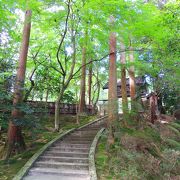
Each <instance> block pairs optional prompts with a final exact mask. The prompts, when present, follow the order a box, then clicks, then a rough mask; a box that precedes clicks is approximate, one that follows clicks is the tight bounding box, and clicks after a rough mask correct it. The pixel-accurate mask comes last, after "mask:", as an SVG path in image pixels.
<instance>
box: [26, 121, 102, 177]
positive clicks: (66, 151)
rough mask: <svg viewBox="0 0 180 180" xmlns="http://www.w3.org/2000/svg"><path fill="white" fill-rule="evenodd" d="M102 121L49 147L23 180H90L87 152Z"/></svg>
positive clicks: (74, 132)
mask: <svg viewBox="0 0 180 180" xmlns="http://www.w3.org/2000/svg"><path fill="white" fill-rule="evenodd" d="M103 126H104V121H102V120H101V121H97V122H95V123H93V124H90V125H88V126H85V127H83V128H81V129H77V130H75V131H73V132H72V133H70V134H68V135H66V136H65V137H64V138H63V139H60V140H58V141H56V142H55V143H54V144H53V145H52V146H50V147H49V148H48V149H47V150H46V151H45V152H44V153H43V154H42V155H41V156H39V158H38V159H37V160H36V161H35V163H34V164H33V166H32V167H31V168H30V169H29V171H28V173H27V175H26V176H25V177H24V178H23V180H90V175H89V159H88V156H89V150H90V146H91V143H92V141H93V139H94V137H95V135H96V134H97V132H98V131H99V130H100V129H101V128H102V127H103Z"/></svg>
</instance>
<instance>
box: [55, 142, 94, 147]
mask: <svg viewBox="0 0 180 180" xmlns="http://www.w3.org/2000/svg"><path fill="white" fill-rule="evenodd" d="M90 145H91V144H70V143H65V142H61V143H59V144H55V145H54V146H52V147H57V148H59V147H64V148H65V147H67V148H69V147H70V148H74V147H76V148H90Z"/></svg>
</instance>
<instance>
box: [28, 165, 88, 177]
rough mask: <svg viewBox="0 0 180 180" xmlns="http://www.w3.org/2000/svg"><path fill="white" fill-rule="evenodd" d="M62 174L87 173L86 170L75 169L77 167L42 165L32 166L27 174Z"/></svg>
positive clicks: (75, 174)
mask: <svg viewBox="0 0 180 180" xmlns="http://www.w3.org/2000/svg"><path fill="white" fill-rule="evenodd" d="M42 173H43V174H55V175H58V174H63V175H70V176H71V175H73V176H87V175H89V171H88V170H77V169H67V168H64V169H63V168H61V169H53V168H42V167H33V168H31V169H30V170H29V174H31V175H32V174H42Z"/></svg>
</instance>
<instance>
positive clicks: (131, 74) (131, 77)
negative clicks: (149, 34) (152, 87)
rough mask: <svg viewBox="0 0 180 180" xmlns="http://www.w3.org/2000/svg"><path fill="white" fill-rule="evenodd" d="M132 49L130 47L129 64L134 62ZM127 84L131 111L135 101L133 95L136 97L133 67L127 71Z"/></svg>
mask: <svg viewBox="0 0 180 180" xmlns="http://www.w3.org/2000/svg"><path fill="white" fill-rule="evenodd" d="M132 50H133V49H132V47H130V54H129V60H130V62H131V63H133V62H134V55H133V51H132ZM129 84H130V97H131V109H132V110H133V109H134V101H135V95H136V90H135V88H136V83H135V72H134V66H133V65H132V66H131V67H130V69H129Z"/></svg>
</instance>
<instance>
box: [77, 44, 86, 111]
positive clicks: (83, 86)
mask: <svg viewBox="0 0 180 180" xmlns="http://www.w3.org/2000/svg"><path fill="white" fill-rule="evenodd" d="M85 64H86V47H83V49H82V72H81V87H80V88H81V89H80V101H79V113H83V112H85V106H86V102H85V92H86V66H85Z"/></svg>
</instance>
